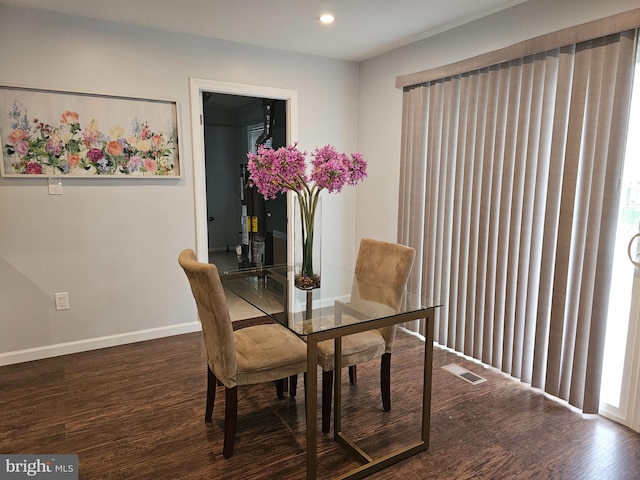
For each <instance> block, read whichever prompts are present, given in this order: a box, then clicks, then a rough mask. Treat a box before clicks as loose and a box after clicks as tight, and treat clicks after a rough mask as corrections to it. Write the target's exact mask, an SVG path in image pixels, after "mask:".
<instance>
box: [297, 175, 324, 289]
mask: <svg viewBox="0 0 640 480" xmlns="http://www.w3.org/2000/svg"><path fill="white" fill-rule="evenodd" d="M319 197H320V191H319V190H318V189H317V188H316V186H315V185H314V186H313V187H312V188H311V189H309V188H306V190H305V191H301V192H298V203H299V205H300V222H301V226H302V269H301V274H302V275H303V276H306V277H311V278H313V236H314V221H315V216H316V207H317V206H318V199H319Z"/></svg>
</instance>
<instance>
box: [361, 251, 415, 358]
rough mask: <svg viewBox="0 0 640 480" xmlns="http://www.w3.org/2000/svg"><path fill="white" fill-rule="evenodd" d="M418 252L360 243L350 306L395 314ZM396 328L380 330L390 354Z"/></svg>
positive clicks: (366, 310)
mask: <svg viewBox="0 0 640 480" xmlns="http://www.w3.org/2000/svg"><path fill="white" fill-rule="evenodd" d="M415 254H416V251H415V249H413V248H411V247H407V246H406V245H400V244H398V243H389V242H383V241H380V240H373V239H370V238H363V239H362V240H361V241H360V248H359V250H358V257H357V260H356V271H355V278H354V282H353V287H352V291H351V303H352V304H353V306H354V307H355V308H357V309H358V310H361V311H364V312H366V313H370V314H378V315H380V314H384V313H385V310H386V311H387V312H389V314H392V313H395V312H396V311H397V310H398V309H399V308H400V305H401V302H402V300H403V298H404V292H405V290H406V288H407V281H408V280H409V274H410V273H411V267H412V266H413V260H414V258H415ZM395 331H396V327H395V325H394V326H393V327H386V328H381V329H380V332H381V333H382V335H383V337H384V339H385V343H386V345H387V352H390V351H391V348H392V346H393V340H394V337H395Z"/></svg>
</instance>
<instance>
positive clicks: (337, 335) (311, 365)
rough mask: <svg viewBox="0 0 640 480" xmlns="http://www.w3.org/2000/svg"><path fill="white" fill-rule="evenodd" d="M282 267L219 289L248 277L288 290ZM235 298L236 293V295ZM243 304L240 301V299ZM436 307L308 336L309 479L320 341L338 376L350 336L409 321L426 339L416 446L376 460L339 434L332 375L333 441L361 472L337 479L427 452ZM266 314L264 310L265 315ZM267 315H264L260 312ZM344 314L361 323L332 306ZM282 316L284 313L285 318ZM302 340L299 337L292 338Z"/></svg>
mask: <svg viewBox="0 0 640 480" xmlns="http://www.w3.org/2000/svg"><path fill="white" fill-rule="evenodd" d="M281 268H282V267H281V266H279V267H275V268H274V267H271V268H268V267H267V268H255V269H249V270H244V271H238V272H224V273H222V274H221V278H222V279H223V283H224V282H225V281H228V280H234V279H238V278H242V277H247V276H258V277H271V278H274V279H275V280H276V281H278V282H279V283H283V284H286V276H285V275H283V274H282V272H281V270H280V269H281ZM236 293H237V292H236ZM284 294H285V304H287V299H286V296H287V292H286V288H285V292H284ZM241 298H244V297H242V296H241ZM244 299H245V300H246V301H249V303H251V304H253V305H254V306H255V307H256V308H258V309H260V306H259V305H257V303H258V302H251V301H250V300H249V299H247V298H244ZM311 301H312V299H311V292H308V294H307V312H306V316H307V317H309V316H310V315H311V312H312V310H311ZM437 307H438V306H437V305H434V306H430V307H422V308H417V309H415V310H411V311H408V312H403V313H398V314H393V315H389V316H386V317H381V318H376V319H371V320H366V321H363V322H360V323H350V324H347V325H340V326H336V327H332V328H329V329H326V330H321V331H317V332H311V333H307V334H306V335H305V336H306V342H307V382H306V384H307V391H306V392H305V399H306V428H307V479H308V480H315V479H316V477H317V470H318V469H317V466H318V438H317V436H318V363H317V362H318V359H317V357H318V342H322V341H324V340H332V339H333V341H334V355H335V360H334V371H335V372H340V371H341V369H342V354H341V353H342V337H344V336H345V335H351V334H353V333H358V332H364V331H367V330H373V329H376V328H381V327H388V326H391V325H394V324H399V323H403V322H408V321H411V320H419V319H422V318H424V319H425V321H426V338H425V342H424V372H423V375H424V377H423V390H422V429H421V438H420V440H419V441H417V442H415V443H413V444H411V445H409V446H406V447H404V448H401V449H399V450H396V451H394V452H393V453H391V454H388V455H386V456H383V457H381V458H378V459H374V458H372V457H371V456H369V455H368V454H367V453H366V452H364V451H363V450H362V449H361V448H359V447H358V446H357V445H356V444H355V442H354V441H352V440H351V439H349V438H348V437H347V436H346V435H345V433H344V432H342V430H341V423H342V412H341V404H342V382H341V380H340V377H341V376H340V375H339V374H335V375H334V406H333V408H334V412H333V415H334V417H333V433H334V438H335V440H336V441H337V442H338V443H339V444H340V445H342V446H343V447H344V448H345V449H346V450H348V451H349V452H350V453H352V454H353V455H354V456H355V457H356V458H357V459H358V460H359V461H360V462H362V463H363V465H362V466H360V467H358V468H356V469H354V470H352V471H350V472H349V473H347V474H345V475H342V476H340V477H338V478H339V479H358V478H364V477H366V476H368V475H371V474H372V473H374V472H377V471H379V470H382V469H384V468H386V467H388V466H390V465H393V464H395V463H398V462H400V461H402V460H404V459H406V458H408V457H410V456H412V455H415V454H417V453H419V452H422V451H424V450H427V448H429V430H430V423H431V377H432V372H433V329H434V312H435V309H436V308H437ZM263 312H264V310H263ZM264 313H265V314H267V315H269V313H268V312H264ZM343 313H344V314H348V315H351V316H354V317H356V318H362V314H361V313H360V312H358V311H357V310H355V309H353V308H351V307H350V306H349V305H348V304H346V303H343V302H339V301H336V302H335V315H336V323H338V324H340V323H341V318H340V317H341V315H342V314H343ZM285 315H286V312H285ZM295 333H296V334H298V335H300V333H298V332H295Z"/></svg>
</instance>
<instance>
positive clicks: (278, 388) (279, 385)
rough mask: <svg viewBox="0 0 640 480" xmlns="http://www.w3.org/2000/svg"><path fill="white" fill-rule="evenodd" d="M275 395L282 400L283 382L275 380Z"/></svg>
mask: <svg viewBox="0 0 640 480" xmlns="http://www.w3.org/2000/svg"><path fill="white" fill-rule="evenodd" d="M276 394H277V395H278V398H279V399H280V400H282V399H283V398H284V380H282V379H281V380H276Z"/></svg>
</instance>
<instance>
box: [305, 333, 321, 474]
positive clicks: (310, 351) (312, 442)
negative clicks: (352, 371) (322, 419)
mask: <svg viewBox="0 0 640 480" xmlns="http://www.w3.org/2000/svg"><path fill="white" fill-rule="evenodd" d="M305 398H306V400H307V480H315V479H316V477H317V463H318V342H317V341H316V340H315V339H314V338H313V336H312V335H310V336H308V337H307V391H306V392H305Z"/></svg>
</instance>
